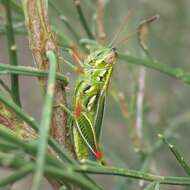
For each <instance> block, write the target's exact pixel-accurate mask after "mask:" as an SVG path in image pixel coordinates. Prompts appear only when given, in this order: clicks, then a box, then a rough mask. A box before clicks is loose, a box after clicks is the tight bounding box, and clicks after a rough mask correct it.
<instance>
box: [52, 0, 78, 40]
mask: <svg viewBox="0 0 190 190" xmlns="http://www.w3.org/2000/svg"><path fill="white" fill-rule="evenodd" d="M49 4H50V6H51V7H52V8H53V9H54V10H55V12H56V13H57V14H58V15H59V18H60V19H61V21H62V22H63V23H64V24H65V26H66V27H67V29H68V30H69V31H70V32H71V34H72V35H73V37H74V38H75V40H76V41H77V42H79V40H80V36H79V35H78V34H77V33H76V30H75V29H74V28H73V26H72V25H71V24H70V22H69V20H68V19H67V17H66V16H65V15H63V13H62V10H61V9H60V8H59V7H58V6H57V5H56V3H55V2H54V1H52V0H51V1H49Z"/></svg>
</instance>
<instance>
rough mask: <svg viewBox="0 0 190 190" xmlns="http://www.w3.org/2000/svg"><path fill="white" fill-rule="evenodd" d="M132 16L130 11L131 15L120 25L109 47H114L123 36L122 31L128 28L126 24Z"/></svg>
mask: <svg viewBox="0 0 190 190" xmlns="http://www.w3.org/2000/svg"><path fill="white" fill-rule="evenodd" d="M131 15H132V11H129V13H128V14H127V16H126V17H125V19H124V21H123V22H122V23H121V24H120V26H119V28H118V30H117V31H116V33H115V35H114V37H113V39H112V41H111V42H110V43H109V45H108V46H109V47H112V46H113V44H114V42H115V41H116V40H117V39H118V37H119V35H120V34H121V31H122V30H123V29H124V28H125V27H126V23H128V21H129V18H130V17H131Z"/></svg>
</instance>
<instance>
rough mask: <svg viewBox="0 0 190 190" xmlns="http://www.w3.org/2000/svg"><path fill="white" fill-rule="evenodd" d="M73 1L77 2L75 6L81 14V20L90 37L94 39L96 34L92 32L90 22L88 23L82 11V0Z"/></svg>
mask: <svg viewBox="0 0 190 190" xmlns="http://www.w3.org/2000/svg"><path fill="white" fill-rule="evenodd" d="M73 1H74V4H75V7H76V9H77V13H78V15H79V19H80V22H81V24H82V26H83V28H84V30H85V32H86V34H87V35H88V37H89V38H90V39H94V36H93V34H92V32H91V30H90V28H89V26H88V24H87V21H86V19H85V16H84V14H83V11H82V8H81V5H80V0H73Z"/></svg>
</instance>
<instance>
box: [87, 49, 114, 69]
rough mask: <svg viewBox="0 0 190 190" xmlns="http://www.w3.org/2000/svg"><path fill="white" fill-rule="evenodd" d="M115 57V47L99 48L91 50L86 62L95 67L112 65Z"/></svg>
mask: <svg viewBox="0 0 190 190" xmlns="http://www.w3.org/2000/svg"><path fill="white" fill-rule="evenodd" d="M116 58H117V52H116V49H115V48H101V49H98V50H96V51H94V52H92V53H91V54H90V55H89V56H88V58H87V60H86V64H87V65H90V66H91V67H95V68H100V69H101V68H104V67H109V66H112V65H113V64H114V63H115V60H116Z"/></svg>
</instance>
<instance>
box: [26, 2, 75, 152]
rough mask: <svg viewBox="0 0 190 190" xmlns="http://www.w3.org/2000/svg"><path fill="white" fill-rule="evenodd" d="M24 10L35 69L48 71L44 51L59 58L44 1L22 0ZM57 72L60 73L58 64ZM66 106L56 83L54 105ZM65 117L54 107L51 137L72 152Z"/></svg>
mask: <svg viewBox="0 0 190 190" xmlns="http://www.w3.org/2000/svg"><path fill="white" fill-rule="evenodd" d="M23 2H24V10H25V19H26V25H27V28H28V33H29V43H30V48H31V50H32V54H33V57H34V61H35V64H36V67H37V68H40V69H43V70H48V60H47V58H46V56H45V53H46V51H48V50H51V51H54V53H55V54H56V56H57V58H58V57H59V53H58V46H57V42H56V38H55V35H54V34H53V33H52V31H51V27H50V24H49V19H48V9H47V1H46V0H38V1H37V0H24V1H23ZM57 70H58V71H59V72H61V69H60V65H59V63H58V65H57ZM39 81H40V84H41V87H42V90H43V92H45V90H46V83H47V79H44V78H43V79H42V78H39ZM60 104H64V105H65V104H66V94H65V87H64V86H63V84H62V83H61V82H60V81H57V82H56V86H55V98H54V105H60ZM66 123H67V115H66V113H65V112H64V111H63V110H62V109H61V108H60V107H59V106H55V107H54V109H53V116H52V127H51V134H52V136H53V137H54V138H55V139H56V140H57V141H58V142H59V143H60V145H62V146H63V147H65V148H67V149H68V150H70V151H71V150H72V145H71V141H70V138H69V131H68V128H67V127H66Z"/></svg>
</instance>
